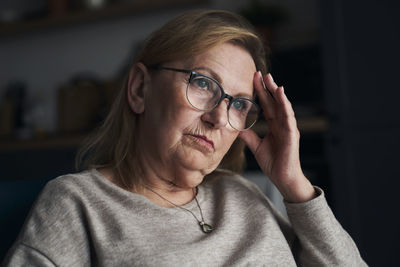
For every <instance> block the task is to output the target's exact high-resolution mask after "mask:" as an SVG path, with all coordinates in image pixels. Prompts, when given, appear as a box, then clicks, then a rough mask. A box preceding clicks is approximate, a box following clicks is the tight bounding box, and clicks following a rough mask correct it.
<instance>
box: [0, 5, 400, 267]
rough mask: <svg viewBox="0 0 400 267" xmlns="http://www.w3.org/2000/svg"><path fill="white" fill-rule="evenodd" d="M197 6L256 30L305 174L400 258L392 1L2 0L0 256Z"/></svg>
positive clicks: (379, 253) (352, 223) (350, 225)
mask: <svg viewBox="0 0 400 267" xmlns="http://www.w3.org/2000/svg"><path fill="white" fill-rule="evenodd" d="M193 8H218V9H226V10H231V11H235V12H239V13H241V14H243V15H244V16H246V17H247V18H248V19H249V20H250V21H251V22H252V23H253V24H254V25H255V26H256V28H257V29H258V31H259V32H260V33H261V34H262V35H263V36H264V38H265V39H266V41H267V43H268V45H269V47H270V48H271V56H270V71H271V73H272V75H273V76H274V79H275V80H276V81H278V83H279V84H282V85H284V86H285V91H286V93H287V94H288V96H289V99H290V100H291V101H292V103H293V106H294V109H295V112H296V117H297V119H298V126H299V129H300V131H301V134H302V137H301V151H300V152H301V158H302V164H303V168H304V171H305V173H306V175H307V176H308V177H309V179H310V180H311V181H312V182H313V183H314V184H315V185H318V186H321V187H322V188H323V189H324V190H325V192H326V194H327V199H328V202H329V204H330V205H331V207H332V209H333V211H334V212H335V214H336V216H337V218H338V220H339V221H340V222H341V223H342V225H343V227H344V228H345V229H346V230H347V231H348V232H349V233H350V235H351V236H352V237H353V239H354V240H355V241H356V243H357V245H358V247H359V249H360V252H361V254H362V256H363V257H364V259H365V260H366V261H367V263H368V264H369V265H370V266H400V259H399V258H398V257H397V255H396V253H397V251H398V250H399V249H400V245H399V242H398V239H399V238H400V231H399V227H400V219H399V215H398V212H399V208H398V204H399V201H398V195H399V193H398V192H399V189H400V182H399V180H400V175H399V174H398V166H397V164H398V160H399V156H398V155H399V151H400V141H399V137H400V119H399V114H400V112H399V111H398V102H399V101H398V99H399V95H400V93H399V92H400V90H399V89H400V88H399V87H400V86H399V82H398V76H399V74H398V70H399V67H398V63H399V60H400V57H399V47H400V40H399V39H400V38H399V32H400V31H399V26H400V23H399V15H398V13H400V8H399V4H398V1H396V0H393V1H390V0H381V1H378V0H364V1H345V0H336V1H334V0H325V1H322V0H321V1H318V0H303V1H296V0H259V1H251V0H240V1H229V0H208V1H207V0H146V1H144V0H47V1H46V0H14V1H12V0H3V1H1V2H0V168H1V172H0V212H1V213H0V224H1V227H0V231H1V232H0V236H1V237H2V239H1V240H2V241H0V261H1V259H2V258H3V256H4V253H5V251H6V250H7V248H8V247H9V246H10V244H11V242H12V241H13V240H14V239H15V237H16V234H17V232H18V229H19V228H20V227H21V225H22V223H23V220H24V217H25V216H26V213H27V212H28V210H29V207H30V206H31V205H32V201H33V200H34V199H35V198H36V196H37V194H38V192H39V191H40V190H41V188H42V187H43V185H44V184H45V183H46V182H47V181H48V180H50V179H52V178H54V177H56V176H58V175H61V174H65V173H69V172H74V171H75V169H74V157H75V153H76V151H77V148H78V147H79V145H80V144H81V143H82V141H83V140H84V138H85V136H87V134H88V133H89V132H90V130H92V129H94V128H95V127H96V126H98V125H99V122H100V121H101V120H102V119H103V118H104V116H105V114H106V113H107V110H108V108H109V106H110V104H111V102H112V99H113V95H114V92H115V90H117V89H118V88H119V87H120V85H121V82H122V80H123V78H124V75H125V74H126V72H127V70H128V67H129V65H130V63H131V62H132V59H133V58H134V55H135V53H136V51H137V49H138V47H139V46H140V44H141V42H142V41H143V39H144V38H145V37H146V36H147V35H148V34H149V33H150V32H152V31H153V30H155V29H156V28H157V27H159V26H160V25H162V24H163V23H165V22H166V21H168V20H169V19H170V18H172V17H174V16H176V15H177V14H179V13H180V12H182V11H184V10H187V9H193ZM256 131H257V132H258V133H259V134H263V133H265V131H266V127H265V124H264V123H262V122H261V123H259V124H258V125H257V126H256ZM247 154H248V164H247V169H246V172H248V173H253V172H257V171H258V168H257V165H256V163H255V162H254V159H253V158H252V156H251V155H250V153H247Z"/></svg>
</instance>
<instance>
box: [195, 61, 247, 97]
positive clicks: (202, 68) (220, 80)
mask: <svg viewBox="0 0 400 267" xmlns="http://www.w3.org/2000/svg"><path fill="white" fill-rule="evenodd" d="M192 70H193V71H202V70H204V71H206V72H208V73H209V74H210V76H211V77H212V78H214V79H215V80H217V81H218V83H219V84H220V86H221V87H222V79H221V77H220V76H219V75H218V74H217V73H216V72H215V71H213V70H212V69H210V68H207V67H202V66H199V67H193V68H192ZM201 74H203V73H201ZM222 89H224V88H223V87H222ZM224 91H225V89H224ZM225 93H226V92H225ZM232 96H233V97H235V98H237V97H244V98H248V99H252V100H254V97H253V95H249V94H243V93H239V94H236V95H232Z"/></svg>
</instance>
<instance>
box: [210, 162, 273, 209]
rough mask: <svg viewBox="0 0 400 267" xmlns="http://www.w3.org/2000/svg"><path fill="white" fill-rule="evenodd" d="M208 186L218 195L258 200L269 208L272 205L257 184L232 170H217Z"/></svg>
mask: <svg viewBox="0 0 400 267" xmlns="http://www.w3.org/2000/svg"><path fill="white" fill-rule="evenodd" d="M266 179H267V178H266ZM206 186H208V187H211V188H213V190H214V191H216V192H218V193H223V194H225V195H230V196H234V197H236V198H240V199H253V200H258V201H261V202H263V203H264V204H267V205H268V206H270V205H271V202H270V201H269V199H268V198H267V197H266V196H265V195H264V193H263V192H262V191H261V190H260V188H259V187H258V186H257V185H256V184H255V183H253V182H251V181H250V180H248V179H246V178H245V177H243V176H242V175H241V174H238V173H235V172H232V171H230V170H225V169H216V170H215V171H214V173H213V174H212V179H210V181H207V182H206Z"/></svg>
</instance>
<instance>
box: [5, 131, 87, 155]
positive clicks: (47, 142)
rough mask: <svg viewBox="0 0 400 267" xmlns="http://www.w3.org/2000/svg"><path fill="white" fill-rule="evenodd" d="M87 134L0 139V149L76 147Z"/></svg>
mask: <svg viewBox="0 0 400 267" xmlns="http://www.w3.org/2000/svg"><path fill="white" fill-rule="evenodd" d="M86 136H87V135H84V134H75V135H65V136H53V137H43V138H36V139H35V138H33V139H27V140H15V139H12V140H7V139H5V140H0V151H2V152H4V151H15V150H33V149H60V148H61V149H62V148H78V147H79V146H80V145H81V144H82V142H83V141H84V140H85V138H86Z"/></svg>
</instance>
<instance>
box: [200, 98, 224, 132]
mask: <svg viewBox="0 0 400 267" xmlns="http://www.w3.org/2000/svg"><path fill="white" fill-rule="evenodd" d="M225 100H227V99H225ZM201 120H202V121H203V122H204V123H206V124H207V125H208V126H209V127H210V128H214V129H219V128H222V127H225V126H226V124H227V123H228V103H227V101H221V103H219V105H218V106H216V107H215V108H214V109H213V110H211V111H208V112H205V113H204V114H203V115H202V116H201Z"/></svg>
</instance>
